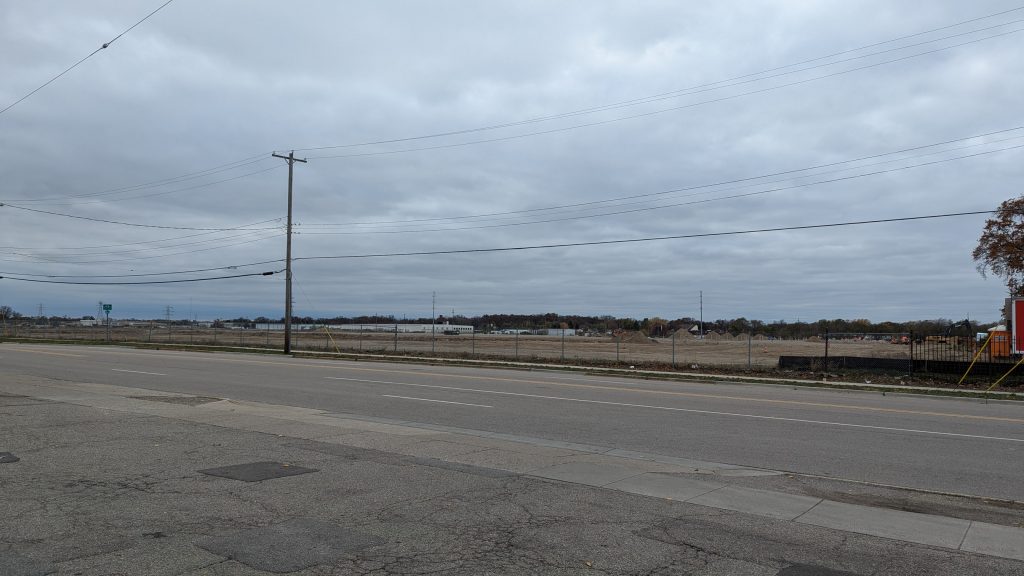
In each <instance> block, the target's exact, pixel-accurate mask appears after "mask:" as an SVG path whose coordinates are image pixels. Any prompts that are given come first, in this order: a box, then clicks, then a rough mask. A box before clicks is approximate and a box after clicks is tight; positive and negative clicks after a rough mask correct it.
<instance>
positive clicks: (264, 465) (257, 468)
mask: <svg viewBox="0 0 1024 576" xmlns="http://www.w3.org/2000/svg"><path fill="white" fill-rule="evenodd" d="M199 472H200V473H201V474H206V475H208V476H218V477H220V478H230V479H232V480H241V481H243V482H262V481H264V480H271V479H273V478H284V477H285V476H298V475H299V474H309V473H310V472H318V470H314V469H313V468H303V467H302V466H293V465H291V464H283V463H281V462H252V463H249V464H235V465H234V466H224V467H221V468H207V469H206V470H200V471H199Z"/></svg>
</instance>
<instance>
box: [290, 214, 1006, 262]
mask: <svg viewBox="0 0 1024 576" xmlns="http://www.w3.org/2000/svg"><path fill="white" fill-rule="evenodd" d="M996 212H998V210H978V211H974V212H952V213H949V214H931V215H927V216H905V217H902V218H882V219H877V220H857V221H852V222H835V223H831V224H808V225H804V226H784V227H778V228H757V229H753V230H735V231H730V232H706V233H700V234H678V235H674V236H651V237H647V238H628V239H620V240H596V241H592V242H567V243H563V244H536V245H532V246H510V247H504V248H467V249H463V250H432V251H425V252H386V253H378V254H345V255H339V256H303V257H299V258H294V260H349V259H359V258H393V257H399V256H437V255H441V254H475V253H483V252H515V251H520V250H545V249H550V248H574V247H578V246H602V245H607V244H631V243H637V242H656V241H661V240H683V239H690V238H713V237H717V236H739V235H742V234H759V233H765V232H786V231H793V230H814V229H819V228H838V227H841V226H861V225H866V224H884V223H890V222H909V221H914V220H931V219H937V218H954V217H958V216H976V215H979V214H994V213H996Z"/></svg>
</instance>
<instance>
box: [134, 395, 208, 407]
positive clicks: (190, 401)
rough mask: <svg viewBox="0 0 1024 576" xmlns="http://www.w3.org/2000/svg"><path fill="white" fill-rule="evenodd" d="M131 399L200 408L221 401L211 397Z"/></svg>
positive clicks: (139, 397)
mask: <svg viewBox="0 0 1024 576" xmlns="http://www.w3.org/2000/svg"><path fill="white" fill-rule="evenodd" d="M129 398H131V399H133V400H148V401H150V402H166V403H167V404H184V405H185V406H200V405H202V404H209V403H210V402H218V401H220V400H221V399H220V398H213V397H211V396H129Z"/></svg>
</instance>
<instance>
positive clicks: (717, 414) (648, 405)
mask: <svg viewBox="0 0 1024 576" xmlns="http://www.w3.org/2000/svg"><path fill="white" fill-rule="evenodd" d="M325 378H327V379H328V380H346V381H349V382H365V383H368V384H391V385H395V386H415V387H417V388H433V389H437V390H456V391H459V392H477V393H479V394H500V395H502V396H520V397H524V398H541V399H544V400H562V401H565V402H582V403H585V404H603V405H606V406H626V407H629V408H648V409H651V410H669V411H672V412H690V413H693V414H710V415H713V416H733V417H736V418H756V419H758V420H778V421H782V422H800V423H803V424H821V425H823V426H841V427H845V428H865V429H869V430H884V431H887V432H911V433H914V434H931V435H934V436H953V437H956V438H971V439H975V440H1003V441H1006V442H1021V443H1024V438H1003V437H1000V436H981V435H978V434H960V433H957V432H937V431H935V430H917V429H914V428H892V427H889V426H871V425H869V424H849V423H846V422H828V421H825V420H805V419H802V418H784V417H782V416H764V415H761V414H740V413H736V412H718V411H715V410H697V409H694V408H675V407H672V406H652V405H650V404H630V403H627V402H609V401H607V400H586V399H584V398H567V397H565V396H544V395H541V394H526V393H523V392H504V391H500V390H480V389H477V388H458V387H455V386H438V385H434V384H413V383H411V382H389V381H386V380H364V379H362V378H341V377H338V376H325Z"/></svg>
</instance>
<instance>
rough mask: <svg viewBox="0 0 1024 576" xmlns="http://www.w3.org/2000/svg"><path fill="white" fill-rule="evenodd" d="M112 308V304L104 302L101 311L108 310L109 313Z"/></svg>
mask: <svg viewBox="0 0 1024 576" xmlns="http://www.w3.org/2000/svg"><path fill="white" fill-rule="evenodd" d="M113 309H114V305H113V304H104V305H103V311H104V312H108V313H109V312H110V311H111V310H113Z"/></svg>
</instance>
